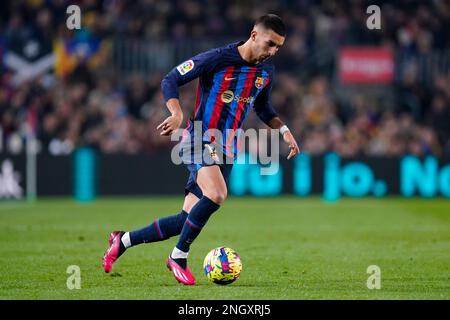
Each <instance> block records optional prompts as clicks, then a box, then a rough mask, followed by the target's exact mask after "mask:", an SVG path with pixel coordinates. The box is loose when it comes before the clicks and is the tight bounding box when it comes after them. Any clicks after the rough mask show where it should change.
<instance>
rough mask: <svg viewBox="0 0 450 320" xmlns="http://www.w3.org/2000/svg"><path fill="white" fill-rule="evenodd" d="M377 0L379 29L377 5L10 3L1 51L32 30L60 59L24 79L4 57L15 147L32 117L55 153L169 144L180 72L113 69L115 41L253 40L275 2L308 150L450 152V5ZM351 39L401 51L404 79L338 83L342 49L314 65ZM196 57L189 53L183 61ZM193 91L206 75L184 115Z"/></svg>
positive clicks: (184, 0) (281, 81)
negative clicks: (174, 83) (431, 65)
mask: <svg viewBox="0 0 450 320" xmlns="http://www.w3.org/2000/svg"><path fill="white" fill-rule="evenodd" d="M377 3H378V4H379V5H380V7H381V11H382V30H381V31H378V30H368V29H367V28H366V19H367V17H368V15H367V14H366V12H365V11H366V7H367V6H368V5H369V4H371V3H368V2H366V1H308V0H298V1H273V2H272V1H271V2H269V1H267V2H266V1H200V0H181V1H176V0H172V1H156V0H139V1H125V0H109V1H95V0H90V1H70V2H69V1H64V0H55V1H39V0H35V1H9V2H2V3H1V8H0V12H1V16H0V41H1V44H2V47H1V48H3V49H2V52H3V53H5V52H7V51H8V50H11V48H14V46H18V47H21V44H23V43H26V41H30V39H31V40H34V41H35V42H37V43H38V44H39V46H40V48H49V49H48V50H49V51H51V52H53V53H54V55H55V65H54V67H53V68H51V70H49V71H48V72H45V73H44V74H40V75H38V76H35V77H31V78H25V79H24V80H21V81H18V80H17V79H15V78H14V76H15V71H14V70H11V69H10V68H8V67H7V66H6V65H5V64H3V66H1V67H0V68H1V69H0V70H1V87H0V119H1V134H2V147H3V151H5V150H9V151H12V152H13V151H14V150H18V149H19V147H20V145H21V143H20V140H21V138H20V136H21V135H23V133H24V132H25V130H26V129H25V128H26V126H25V124H28V125H30V126H31V128H33V130H34V132H35V134H36V136H37V138H38V139H39V141H40V145H41V147H40V150H41V152H50V153H52V154H66V153H70V152H72V150H74V148H76V147H78V146H84V145H89V146H92V147H95V148H97V149H98V150H101V151H102V152H105V153H130V154H133V153H140V152H146V153H153V152H159V151H161V150H168V149H169V148H170V147H171V146H172V145H173V144H174V142H171V141H169V139H167V138H165V137H160V136H159V135H158V134H157V131H156V126H157V124H159V123H160V121H161V120H162V119H164V117H165V116H166V115H167V110H166V107H165V104H164V101H163V98H162V95H161V92H160V81H161V79H162V77H163V76H164V74H165V73H166V72H168V71H169V69H164V68H160V69H157V68H156V69H155V70H152V71H151V72H142V70H141V72H120V68H115V66H114V54H113V49H112V48H113V47H114V44H113V43H114V41H115V39H126V41H128V42H130V41H131V42H132V43H134V42H135V43H148V44H154V45H156V46H158V44H159V43H161V44H162V43H167V41H168V42H170V43H176V44H179V46H180V47H183V46H188V45H189V44H192V43H203V44H205V49H206V48H207V46H206V45H207V44H209V43H214V44H217V45H225V44H227V43H228V42H229V41H236V40H246V39H247V37H248V35H249V31H250V30H251V27H252V22H253V21H254V19H255V18H257V17H258V16H260V15H262V14H264V13H266V12H273V13H276V14H278V15H280V16H281V17H282V18H283V19H284V21H285V23H286V25H287V27H288V35H287V40H286V44H285V46H284V47H283V48H282V49H281V50H280V51H279V54H278V56H277V57H275V61H274V63H275V66H276V68H277V77H276V80H275V81H276V82H275V88H274V91H273V93H272V98H273V104H274V107H275V109H276V110H277V111H278V112H279V114H280V115H281V117H282V118H283V119H285V120H286V122H287V124H288V125H289V127H290V128H291V129H292V130H293V131H294V133H295V135H296V136H297V137H298V140H299V142H300V146H301V149H302V151H305V152H308V153H310V154H322V153H324V152H326V151H336V152H338V153H339V154H341V155H342V156H361V155H369V156H399V155H403V154H406V153H411V154H415V155H426V154H435V155H438V156H450V73H449V66H448V62H449V60H450V59H449V58H448V53H450V51H449V45H450V3H449V2H448V1H439V0H436V1H405V0H403V1H395V2H393V1H392V2H389V1H378V2H377ZM70 4H77V5H79V6H80V8H81V13H82V29H81V30H74V31H71V30H68V29H67V26H66V20H67V17H68V14H67V13H66V8H67V6H68V5H70ZM73 39H88V40H89V41H91V42H90V46H88V49H86V50H87V53H86V52H85V53H84V54H83V55H78V56H77V53H73V54H72V55H71V53H70V52H68V51H67V50H66V51H64V48H62V47H61V43H63V42H64V41H68V40H73ZM133 41H134V42H133ZM343 45H383V46H388V47H390V48H392V49H393V50H394V52H395V54H396V56H399V57H402V60H399V61H400V62H402V64H401V68H400V67H397V68H396V75H395V81H394V82H393V83H392V84H391V85H389V86H385V87H383V86H381V87H379V88H378V89H379V90H378V91H377V90H375V91H374V90H373V88H367V87H364V86H358V87H356V89H355V88H353V91H352V89H349V88H344V87H343V86H339V85H337V80H336V63H335V62H334V59H331V60H330V59H328V60H326V59H325V61H326V63H322V64H320V63H315V61H316V62H317V61H318V60H317V57H325V58H326V57H327V53H328V54H330V53H331V54H334V53H335V52H336V50H337V48H339V47H340V46H343ZM321 48H322V50H321ZM324 48H325V53H324V50H323V49H324ZM29 50H30V51H33V50H32V49H30V48H29ZM434 52H439V53H442V52H443V53H444V54H443V57H444V63H445V62H446V63H447V67H446V69H439V68H437V69H436V70H435V71H434V72H433V73H432V74H431V77H429V78H427V79H426V81H425V80H423V78H422V77H421V76H420V73H419V69H420V68H419V62H418V61H419V60H418V59H416V58H417V57H418V56H420V55H422V54H427V53H434ZM194 53H197V52H192V54H194ZM445 53H447V54H445ZM180 55H182V54H180ZM132 57H133V56H131V58H132ZM188 57H189V56H183V57H179V60H178V61H176V63H180V62H182V61H183V59H186V58H188ZM165 58H167V57H165V56H160V57H158V58H157V59H161V60H163V59H165ZM175 65H176V64H174V65H171V67H173V66H175ZM444 65H445V64H444ZM128 71H129V70H128ZM138 71H139V70H138ZM345 90H347V91H348V92H349V94H348V95H347V99H341V98H340V96H339V94H341V93H342V92H344V91H345ZM380 92H381V93H380ZM383 92H389V94H386V95H383ZM194 94H195V83H192V84H189V85H187V86H185V87H183V89H182V91H181V100H182V106H183V107H184V109H185V110H186V111H185V119H187V117H188V116H189V114H190V112H191V111H192V109H193V102H194ZM250 127H256V128H263V127H264V125H263V124H262V123H261V122H260V121H259V120H258V119H257V118H256V117H255V115H254V114H252V113H251V115H250V118H249V119H248V121H247V122H246V124H245V128H250ZM8 148H9V149H8Z"/></svg>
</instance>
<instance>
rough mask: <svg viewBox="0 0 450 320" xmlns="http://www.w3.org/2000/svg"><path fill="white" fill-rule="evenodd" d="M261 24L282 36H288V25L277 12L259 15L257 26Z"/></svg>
mask: <svg viewBox="0 0 450 320" xmlns="http://www.w3.org/2000/svg"><path fill="white" fill-rule="evenodd" d="M259 24H261V25H263V26H264V28H266V29H270V30H273V31H274V32H275V33H277V34H279V35H280V36H282V37H285V36H286V26H285V25H284V22H283V20H281V18H280V17H279V16H277V15H276V14H271V13H269V14H265V15H263V16H261V17H259V18H258V19H257V20H256V21H255V26H256V25H259Z"/></svg>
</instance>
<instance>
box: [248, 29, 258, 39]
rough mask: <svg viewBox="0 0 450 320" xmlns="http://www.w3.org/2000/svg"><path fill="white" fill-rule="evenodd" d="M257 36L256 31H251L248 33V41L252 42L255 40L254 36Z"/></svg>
mask: <svg viewBox="0 0 450 320" xmlns="http://www.w3.org/2000/svg"><path fill="white" fill-rule="evenodd" d="M257 34H258V32H257V31H256V30H254V29H253V30H252V32H250V39H252V40H253V41H255V40H256V35H257Z"/></svg>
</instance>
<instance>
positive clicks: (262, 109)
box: [254, 81, 300, 160]
mask: <svg viewBox="0 0 450 320" xmlns="http://www.w3.org/2000/svg"><path fill="white" fill-rule="evenodd" d="M271 91H272V81H270V82H269V84H268V85H266V86H265V87H264V89H263V90H262V91H261V93H260V94H259V95H258V96H257V97H256V100H255V105H254V110H255V113H256V115H257V116H258V117H259V118H260V119H261V120H262V121H263V122H264V123H265V124H266V125H268V126H269V127H270V128H272V129H278V130H280V133H281V135H282V136H283V140H284V142H286V143H287V144H288V145H289V148H290V150H291V151H290V152H289V155H288V157H287V158H288V160H289V159H291V158H292V157H294V156H295V155H297V154H298V153H300V148H299V147H298V144H297V141H296V140H295V138H294V136H293V135H292V133H291V131H290V130H289V128H288V127H287V125H286V124H285V123H284V122H283V121H282V120H281V119H280V117H279V116H278V114H277V113H276V112H275V110H274V109H273V107H272V104H271V99H270V94H271Z"/></svg>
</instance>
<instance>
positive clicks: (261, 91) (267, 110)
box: [161, 42, 277, 159]
mask: <svg viewBox="0 0 450 320" xmlns="http://www.w3.org/2000/svg"><path fill="white" fill-rule="evenodd" d="M243 43H244V42H237V43H232V44H229V45H227V46H224V47H221V48H215V49H212V50H209V51H206V52H204V53H200V54H198V55H196V56H194V57H192V58H191V59H189V60H187V61H185V62H183V63H181V64H180V65H178V66H177V67H175V68H173V69H172V70H171V71H170V72H169V73H168V74H167V75H166V76H165V77H164V79H163V81H162V82H161V88H162V92H163V95H164V99H165V100H166V101H167V100H169V99H171V98H178V97H179V90H178V87H180V86H182V85H184V84H186V83H188V82H190V81H192V80H194V79H196V78H198V79H199V80H198V86H197V94H196V99H195V107H194V112H193V114H192V115H191V117H190V118H189V120H188V121H187V127H186V130H185V134H184V135H183V136H184V137H183V141H187V142H186V143H185V145H184V146H183V148H187V147H188V146H187V145H186V144H188V145H189V146H190V147H191V148H193V147H194V141H198V136H197V137H196V138H195V139H194V133H195V134H197V135H201V137H202V140H201V141H199V142H201V143H213V144H215V146H216V147H217V148H219V149H220V150H221V151H222V152H223V154H225V155H227V156H229V157H233V158H234V159H236V156H237V152H238V148H237V141H238V134H239V131H238V129H241V127H242V124H243V122H244V120H245V119H246V117H247V115H248V113H249V111H250V109H253V110H254V111H255V112H256V114H257V115H258V117H259V118H260V119H261V120H262V121H264V122H265V123H266V124H267V123H268V122H269V121H270V120H271V119H273V118H274V117H276V116H277V114H276V112H275V111H274V110H273V108H272V105H271V99H270V94H271V90H272V83H273V76H274V66H273V64H272V63H271V62H269V61H267V60H265V61H262V62H260V63H258V64H251V63H249V62H247V61H245V60H243V59H242V57H241V55H240V54H239V51H238V46H239V45H241V44H243ZM194 129H195V130H194ZM186 135H189V137H190V139H185V138H186ZM182 144H183V142H182Z"/></svg>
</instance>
